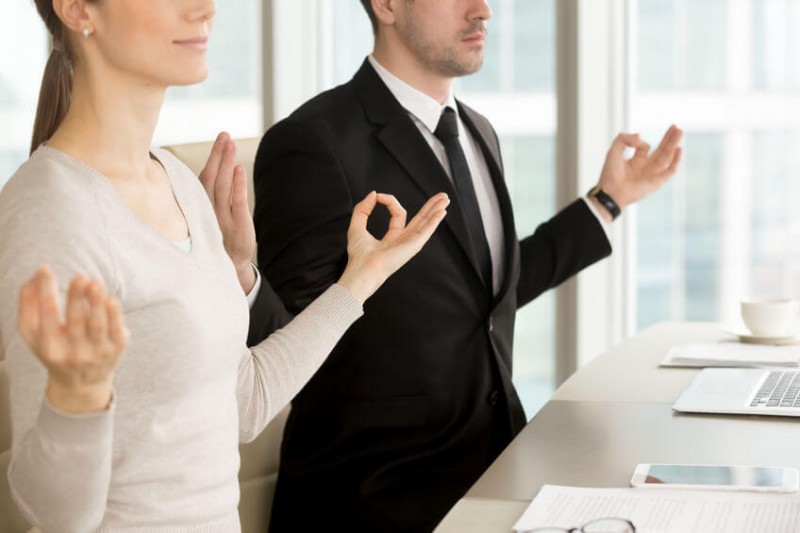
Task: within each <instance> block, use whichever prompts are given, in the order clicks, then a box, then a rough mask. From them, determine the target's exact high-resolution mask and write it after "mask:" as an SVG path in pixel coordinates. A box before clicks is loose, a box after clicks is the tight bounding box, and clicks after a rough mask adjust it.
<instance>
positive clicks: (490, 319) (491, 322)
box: [489, 317, 494, 331]
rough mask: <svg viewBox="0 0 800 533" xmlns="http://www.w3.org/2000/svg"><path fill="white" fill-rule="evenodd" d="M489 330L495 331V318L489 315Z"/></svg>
mask: <svg viewBox="0 0 800 533" xmlns="http://www.w3.org/2000/svg"><path fill="white" fill-rule="evenodd" d="M489 331H494V318H493V317H489Z"/></svg>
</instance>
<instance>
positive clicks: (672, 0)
mask: <svg viewBox="0 0 800 533" xmlns="http://www.w3.org/2000/svg"><path fill="white" fill-rule="evenodd" d="M727 6H728V4H727V2H726V0H703V1H702V2H698V1H697V0H691V1H690V0H639V2H638V14H639V16H638V20H637V26H638V29H639V32H638V33H639V35H638V39H637V43H638V51H639V63H638V65H637V68H638V72H639V77H638V83H639V86H640V88H641V89H642V90H647V91H663V90H672V89H688V90H716V89H721V88H722V87H724V85H725V82H726V75H727V72H726V68H725V67H726V58H725V50H726V45H727V38H728V32H727V26H726V24H725V22H726V20H727V19H726V16H727Z"/></svg>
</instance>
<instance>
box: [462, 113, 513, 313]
mask: <svg viewBox="0 0 800 533" xmlns="http://www.w3.org/2000/svg"><path fill="white" fill-rule="evenodd" d="M458 112H459V115H460V116H461V120H463V121H464V124H465V125H466V126H467V129H469V131H470V133H472V135H473V137H475V139H476V140H477V141H478V144H479V145H480V147H481V151H482V152H483V156H484V158H485V159H486V163H487V165H488V167H489V174H491V178H492V184H493V185H494V190H495V194H497V202H498V204H499V206H500V218H501V220H502V222H503V238H504V239H505V251H506V254H505V255H506V256H505V261H504V263H505V269H504V272H503V283H502V285H501V287H500V291H499V292H498V293H497V296H496V297H495V302H498V301H500V300H502V298H503V297H504V296H505V294H506V293H507V292H508V290H509V288H510V286H511V281H512V278H513V275H512V273H513V268H514V264H515V262H516V260H517V258H516V254H517V246H518V242H517V232H516V229H515V228H516V226H515V224H514V210H513V208H512V205H511V196H510V195H509V194H508V188H507V187H506V183H505V179H504V177H503V176H504V174H503V162H502V157H501V155H500V145H499V143H498V142H497V137H496V136H495V132H494V130H493V129H492V128H491V126H490V125H489V123H488V122H487V121H486V119H484V118H483V117H482V116H480V115H479V114H478V113H477V112H475V111H474V110H473V109H471V108H470V107H468V106H466V105H464V104H462V103H461V102H458Z"/></svg>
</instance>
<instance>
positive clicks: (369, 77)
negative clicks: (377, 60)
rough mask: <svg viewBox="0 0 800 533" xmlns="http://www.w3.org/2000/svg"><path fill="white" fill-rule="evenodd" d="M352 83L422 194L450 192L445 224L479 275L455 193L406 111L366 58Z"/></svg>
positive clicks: (380, 134)
mask: <svg viewBox="0 0 800 533" xmlns="http://www.w3.org/2000/svg"><path fill="white" fill-rule="evenodd" d="M353 85H354V88H355V90H356V92H357V93H358V95H359V98H360V99H361V102H362V104H363V106H364V111H365V113H366V115H367V118H368V119H369V121H370V122H372V123H373V124H376V125H379V126H382V127H381V128H380V130H379V131H378V133H377V139H378V140H379V141H380V142H381V144H383V146H384V147H385V148H386V149H387V150H388V151H389V153H390V154H391V155H392V157H393V158H394V159H395V160H396V161H397V162H398V163H399V164H400V166H402V167H403V169H404V170H405V171H406V172H407V173H408V175H409V176H410V177H411V179H412V180H413V181H414V182H415V183H416V184H417V186H418V187H419V188H420V189H421V190H422V192H423V193H424V194H425V196H427V197H430V196H433V195H434V194H436V193H439V192H446V193H447V194H448V195H449V196H450V206H449V207H448V208H447V216H446V217H445V219H444V222H445V225H446V227H448V228H449V229H450V231H451V232H452V233H453V235H454V236H455V238H456V241H457V242H458V244H459V245H460V247H461V248H462V249H463V251H464V253H465V254H466V256H467V258H468V260H469V262H470V263H471V264H472V268H473V270H474V271H475V274H476V275H477V276H478V278H479V279H481V275H480V267H479V265H478V260H477V258H476V255H475V252H474V250H473V249H472V248H473V247H472V241H471V240H470V237H469V232H468V229H467V222H466V220H465V218H464V212H463V210H462V209H461V205H460V204H459V202H458V194H457V193H456V191H455V189H454V187H453V184H452V182H451V181H450V178H448V177H447V173H446V172H445V170H444V169H443V168H442V165H441V163H440V162H439V160H438V159H437V158H436V155H435V154H434V153H433V151H432V150H431V147H430V146H429V145H428V143H427V142H426V141H425V139H424V138H423V136H422V134H421V133H420V132H419V129H418V128H417V126H416V125H415V124H414V122H413V121H412V120H411V117H409V116H408V112H407V111H406V110H405V109H403V107H402V106H401V105H400V104H399V102H397V100H396V99H395V98H394V96H393V95H392V93H391V92H390V91H389V89H388V88H387V87H386V85H384V83H383V81H381V79H380V77H379V76H378V74H377V73H376V72H375V70H374V69H373V68H372V66H371V65H370V64H369V62H368V61H365V62H364V64H363V65H362V66H361V69H360V70H359V71H358V72H357V73H356V75H355V77H354V78H353Z"/></svg>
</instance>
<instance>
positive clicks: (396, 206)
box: [376, 193, 408, 231]
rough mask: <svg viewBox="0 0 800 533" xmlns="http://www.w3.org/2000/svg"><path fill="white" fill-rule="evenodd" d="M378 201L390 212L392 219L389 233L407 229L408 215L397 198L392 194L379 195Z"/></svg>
mask: <svg viewBox="0 0 800 533" xmlns="http://www.w3.org/2000/svg"><path fill="white" fill-rule="evenodd" d="M376 199H377V201H378V203H379V204H383V205H385V206H386V209H388V210H389V216H390V217H391V218H390V219H389V231H391V230H400V231H402V230H403V228H405V227H406V217H407V216H408V214H407V213H406V210H405V209H404V208H403V206H402V205H400V202H398V201H397V198H395V197H394V195H392V194H381V193H378V195H377V196H376Z"/></svg>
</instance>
